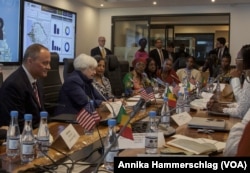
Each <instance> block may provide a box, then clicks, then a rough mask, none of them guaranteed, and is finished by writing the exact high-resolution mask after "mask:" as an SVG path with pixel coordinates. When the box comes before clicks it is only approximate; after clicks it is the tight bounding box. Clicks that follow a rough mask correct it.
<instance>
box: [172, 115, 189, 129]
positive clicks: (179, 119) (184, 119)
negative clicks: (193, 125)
mask: <svg viewBox="0 0 250 173" xmlns="http://www.w3.org/2000/svg"><path fill="white" fill-rule="evenodd" d="M172 119H173V120H174V121H175V122H176V124H178V126H181V125H183V124H186V123H188V122H189V121H190V120H191V119H192V117H191V115H189V113H187V112H182V113H180V114H175V115H172Z"/></svg>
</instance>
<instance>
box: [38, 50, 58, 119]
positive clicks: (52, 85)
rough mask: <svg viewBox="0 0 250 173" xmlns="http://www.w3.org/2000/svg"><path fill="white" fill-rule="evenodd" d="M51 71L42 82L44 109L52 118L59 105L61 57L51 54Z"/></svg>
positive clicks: (54, 53)
mask: <svg viewBox="0 0 250 173" xmlns="http://www.w3.org/2000/svg"><path fill="white" fill-rule="evenodd" d="M50 66H51V69H50V70H49V71H48V74H47V77H45V78H43V79H42V80H41V82H42V85H43V96H44V107H45V110H46V111H48V113H49V115H50V116H53V115H54V109H55V108H56V107H57V105H58V99H59V92H60V89H61V86H62V81H61V78H60V73H59V55H58V53H56V52H51V63H50Z"/></svg>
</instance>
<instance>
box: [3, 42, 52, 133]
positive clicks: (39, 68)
mask: <svg viewBox="0 0 250 173" xmlns="http://www.w3.org/2000/svg"><path fill="white" fill-rule="evenodd" d="M50 61H51V58H50V52H49V50H48V49H47V48H46V47H44V46H43V45H40V44H33V45H30V46H29V47H28V48H27V49H26V51H25V53H24V57H23V63H22V65H21V66H20V67H19V68H18V69H17V70H16V71H14V72H13V73H12V74H10V75H9V76H8V77H7V78H6V79H5V81H4V82H3V85H2V87H1V89H0V126H8V125H9V124H10V111H12V110H16V111H18V113H19V115H18V124H19V127H20V131H22V130H23V127H24V114H26V113H29V114H32V115H33V119H32V126H33V128H37V127H38V126H39V121H40V111H44V102H43V94H42V92H41V90H42V88H41V85H40V83H39V81H38V79H39V78H44V77H46V76H47V72H48V70H50Z"/></svg>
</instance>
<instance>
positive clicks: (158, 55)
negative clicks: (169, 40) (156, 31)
mask: <svg viewBox="0 0 250 173" xmlns="http://www.w3.org/2000/svg"><path fill="white" fill-rule="evenodd" d="M155 47H156V48H155V49H153V50H151V51H150V52H149V57H151V58H153V59H154V60H155V62H156V65H157V68H159V69H160V68H161V67H162V66H163V62H164V60H165V59H167V58H168V52H167V51H166V50H165V49H163V48H162V40H161V39H160V38H158V39H156V40H155Z"/></svg>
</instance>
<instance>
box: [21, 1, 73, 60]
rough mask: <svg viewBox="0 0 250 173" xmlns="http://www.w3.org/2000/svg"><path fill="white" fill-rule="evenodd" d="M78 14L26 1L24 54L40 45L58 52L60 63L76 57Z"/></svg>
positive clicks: (24, 12)
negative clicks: (28, 49)
mask: <svg viewBox="0 0 250 173" xmlns="http://www.w3.org/2000/svg"><path fill="white" fill-rule="evenodd" d="M75 31H76V13H75V12H71V11H67V10H64V9H60V8H57V7H52V6H49V5H46V4H42V3H38V2H34V1H28V0H25V1H24V9H23V52H24V51H25V49H26V48H27V47H28V46H29V45H31V44H33V43H40V44H42V45H44V46H46V47H47V48H48V49H49V50H50V51H51V52H57V53H58V54H59V56H60V62H61V63H62V62H63V59H64V58H74V57H75V35H76V32H75Z"/></svg>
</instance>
